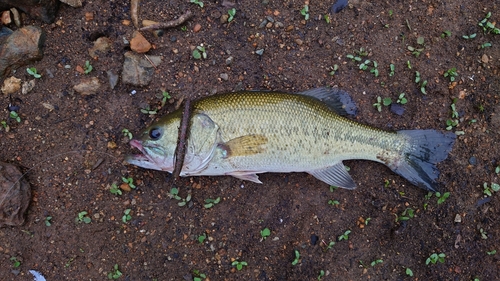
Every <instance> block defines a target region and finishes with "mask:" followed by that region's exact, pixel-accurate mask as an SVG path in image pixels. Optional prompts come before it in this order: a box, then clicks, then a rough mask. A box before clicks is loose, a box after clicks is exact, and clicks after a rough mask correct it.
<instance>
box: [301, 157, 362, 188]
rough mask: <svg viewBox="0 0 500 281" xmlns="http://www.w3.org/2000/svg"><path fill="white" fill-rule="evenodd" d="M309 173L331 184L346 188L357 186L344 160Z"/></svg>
mask: <svg viewBox="0 0 500 281" xmlns="http://www.w3.org/2000/svg"><path fill="white" fill-rule="evenodd" d="M308 173H309V174H311V175H313V176H314V177H315V178H317V179H319V180H321V181H323V182H325V183H327V184H329V185H333V186H338V187H342V188H345V189H355V188H356V184H355V183H354V181H353V180H352V178H351V176H350V175H349V173H348V172H347V171H346V169H345V167H344V164H342V162H339V163H337V164H335V165H333V166H330V167H326V168H323V169H318V170H314V171H309V172H308Z"/></svg>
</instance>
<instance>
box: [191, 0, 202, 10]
mask: <svg viewBox="0 0 500 281" xmlns="http://www.w3.org/2000/svg"><path fill="white" fill-rule="evenodd" d="M189 2H190V3H193V4H196V5H198V6H200V8H203V2H202V1H200V0H190V1H189Z"/></svg>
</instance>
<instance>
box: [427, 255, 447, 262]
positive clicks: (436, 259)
mask: <svg viewBox="0 0 500 281" xmlns="http://www.w3.org/2000/svg"><path fill="white" fill-rule="evenodd" d="M445 257H446V255H445V254H444V253H440V254H437V253H433V254H432V255H430V256H429V257H428V258H427V260H425V264H426V265H428V264H429V263H432V264H436V263H437V262H440V263H444V258H445Z"/></svg>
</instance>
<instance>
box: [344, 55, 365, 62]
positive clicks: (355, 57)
mask: <svg viewBox="0 0 500 281" xmlns="http://www.w3.org/2000/svg"><path fill="white" fill-rule="evenodd" d="M346 58H348V59H350V60H352V61H353V62H360V61H361V60H362V58H360V57H358V56H355V55H351V54H348V55H346Z"/></svg>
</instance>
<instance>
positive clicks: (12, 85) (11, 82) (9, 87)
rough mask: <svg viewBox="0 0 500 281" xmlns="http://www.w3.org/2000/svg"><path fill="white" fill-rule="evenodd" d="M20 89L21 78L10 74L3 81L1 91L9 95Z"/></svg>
mask: <svg viewBox="0 0 500 281" xmlns="http://www.w3.org/2000/svg"><path fill="white" fill-rule="evenodd" d="M19 89H21V79H18V78H16V77H14V76H11V77H9V78H7V79H5V81H3V86H2V89H1V90H2V93H4V94H6V95H9V94H13V93H15V92H17V91H19Z"/></svg>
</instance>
